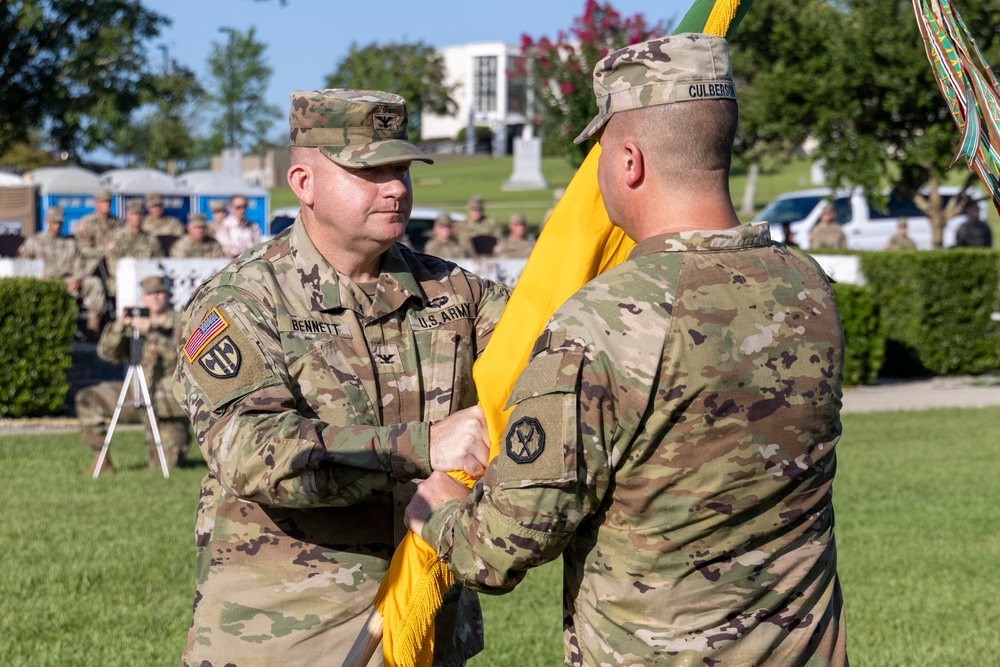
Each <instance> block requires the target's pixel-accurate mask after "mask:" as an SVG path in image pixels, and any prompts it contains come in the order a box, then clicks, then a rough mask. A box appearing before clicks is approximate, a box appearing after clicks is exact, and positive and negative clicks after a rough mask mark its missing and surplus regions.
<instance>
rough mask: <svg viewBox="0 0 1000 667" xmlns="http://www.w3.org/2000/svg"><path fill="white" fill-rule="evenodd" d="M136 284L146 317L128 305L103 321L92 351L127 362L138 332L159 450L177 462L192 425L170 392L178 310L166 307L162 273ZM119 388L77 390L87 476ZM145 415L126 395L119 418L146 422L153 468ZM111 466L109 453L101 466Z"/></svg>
mask: <svg viewBox="0 0 1000 667" xmlns="http://www.w3.org/2000/svg"><path fill="white" fill-rule="evenodd" d="M139 284H140V286H141V287H142V295H141V296H140V297H139V299H140V301H141V302H142V306H143V307H144V308H148V309H149V316H148V317H128V315H127V312H128V310H127V309H126V310H123V315H122V317H120V318H119V319H118V320H117V321H115V322H112V323H111V324H109V325H108V326H106V327H105V328H104V331H103V332H102V333H101V339H100V341H98V343H97V356H99V357H100V358H101V359H103V360H104V361H107V362H109V363H122V362H124V361H127V360H128V355H129V341H130V339H131V338H132V329H133V327H134V328H135V329H137V330H138V331H139V335H140V337H142V338H143V346H142V361H141V364H142V372H143V373H144V374H145V376H146V383H147V385H148V389H149V395H150V397H151V398H152V401H153V414H154V415H156V425H157V428H158V430H159V432H160V442H161V443H162V444H163V455H164V457H165V458H166V460H167V466H168V467H174V466H182V465H184V463H185V461H186V460H187V452H188V446H189V444H190V440H191V427H190V424H189V422H188V419H187V416H186V415H185V414H184V411H183V410H182V409H181V406H180V405H178V404H177V401H176V399H174V397H173V394H172V392H171V385H172V383H173V380H172V378H173V372H174V366H176V365H177V347H178V345H177V344H178V341H177V336H176V329H177V325H178V323H179V321H180V315H179V314H178V313H177V312H176V311H174V310H173V309H172V308H170V300H169V290H168V289H167V286H166V284H165V283H164V281H163V278H161V277H160V276H150V277H148V278H145V279H144V280H143V281H142V282H141V283H139ZM121 391H122V383H121V382H120V381H117V380H115V381H111V382H102V383H100V384H97V385H94V386H91V387H86V388H84V389H81V390H80V391H78V392H77V394H76V416H77V418H78V419H79V421H80V433H81V435H82V436H83V441H84V443H85V444H86V445H87V446H88V447H90V449H92V450H93V451H94V462H93V463H92V464H91V466H90V470H89V471H88V472H87V474H88V475H93V474H94V468H95V467H96V465H97V459H98V457H99V456H100V453H101V447H102V446H103V445H104V438H105V436H106V435H107V429H108V424H109V423H110V421H111V416H112V415H113V414H114V411H115V406H116V404H117V403H118V397H119V396H120V395H121ZM145 415H146V410H145V408H140V409H136V408H135V406H134V405H133V402H132V395H131V393H130V394H128V395H127V396H126V401H125V403H124V405H123V406H122V412H121V415H120V416H119V421H120V422H122V423H127V424H128V423H131V424H137V423H139V421H140V419H141V420H142V422H143V423H145V424H146V449H147V454H148V459H149V467H150V468H152V469H154V470H156V469H158V468H159V467H160V461H159V458H158V456H157V454H156V441H155V440H154V439H153V431H152V428H151V427H150V425H149V423H148V419H147V418H146V416H145ZM114 469H115V468H114V465H113V464H112V463H111V457H110V456H108V457H107V458H106V459H105V461H104V465H103V467H102V469H101V470H102V472H103V471H107V472H114Z"/></svg>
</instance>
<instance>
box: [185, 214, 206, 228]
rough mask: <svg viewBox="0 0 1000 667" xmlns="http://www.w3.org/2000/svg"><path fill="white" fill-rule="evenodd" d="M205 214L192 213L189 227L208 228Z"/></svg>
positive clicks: (189, 217)
mask: <svg viewBox="0 0 1000 667" xmlns="http://www.w3.org/2000/svg"><path fill="white" fill-rule="evenodd" d="M207 226H208V222H206V221H205V214H204V213H192V214H191V215H189V216H188V227H207Z"/></svg>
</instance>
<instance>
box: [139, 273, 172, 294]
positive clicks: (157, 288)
mask: <svg viewBox="0 0 1000 667" xmlns="http://www.w3.org/2000/svg"><path fill="white" fill-rule="evenodd" d="M139 287H141V288H142V293H143V294H156V293H157V292H169V291H170V290H168V289H167V283H166V282H164V280H163V276H147V277H146V278H143V279H142V280H141V281H139Z"/></svg>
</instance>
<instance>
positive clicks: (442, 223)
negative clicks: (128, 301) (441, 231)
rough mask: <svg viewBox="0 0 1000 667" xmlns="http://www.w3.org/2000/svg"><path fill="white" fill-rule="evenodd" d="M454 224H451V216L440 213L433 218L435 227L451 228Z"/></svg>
mask: <svg viewBox="0 0 1000 667" xmlns="http://www.w3.org/2000/svg"><path fill="white" fill-rule="evenodd" d="M454 224H455V223H453V222H452V220H451V216H450V215H448V214H447V213H442V214H441V215H439V216H438V217H436V218H434V226H435V227H452V226H454Z"/></svg>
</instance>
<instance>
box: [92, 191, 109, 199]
mask: <svg viewBox="0 0 1000 667" xmlns="http://www.w3.org/2000/svg"><path fill="white" fill-rule="evenodd" d="M94 201H111V190H108V189H107V188H100V189H99V190H97V191H96V192H95V193H94Z"/></svg>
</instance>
